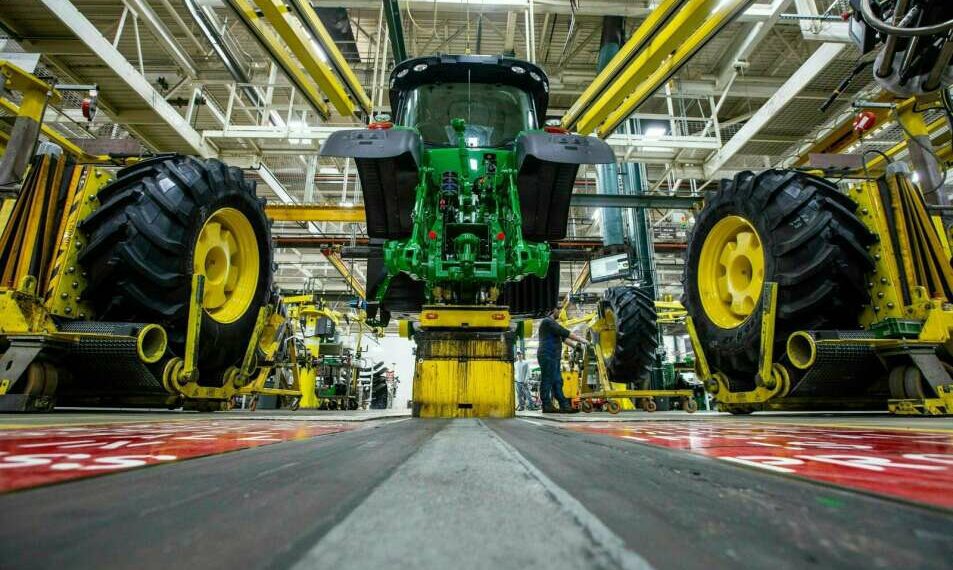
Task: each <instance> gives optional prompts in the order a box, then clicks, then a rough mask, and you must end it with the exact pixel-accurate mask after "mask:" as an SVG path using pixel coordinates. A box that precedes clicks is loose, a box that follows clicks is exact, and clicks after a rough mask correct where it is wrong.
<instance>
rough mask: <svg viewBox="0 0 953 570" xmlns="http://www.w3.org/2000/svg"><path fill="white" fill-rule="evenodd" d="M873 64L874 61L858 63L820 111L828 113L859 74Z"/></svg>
mask: <svg viewBox="0 0 953 570" xmlns="http://www.w3.org/2000/svg"><path fill="white" fill-rule="evenodd" d="M873 62H874V61H873V60H868V61H863V60H861V61H858V62H857V64H856V65H855V66H854V69H852V70H851V72H850V73H849V74H848V75H847V77H845V78H844V79H843V80H842V81H841V82H840V84H839V85H838V86H837V88H836V89H834V91H833V92H832V93H831V96H830V97H828V98H827V100H826V101H824V103H823V104H822V105H821V107H820V111H821V112H822V113H826V112H827V110H828V109H830V107H831V105H833V104H834V101H836V100H837V98H838V97H840V96H841V95H842V94H843V93H844V91H847V88H848V87H850V83H851V81H853V80H854V78H855V77H857V74H858V73H860V72H861V71H863V70H864V68H866V67H867V66H869V65H871V64H873Z"/></svg>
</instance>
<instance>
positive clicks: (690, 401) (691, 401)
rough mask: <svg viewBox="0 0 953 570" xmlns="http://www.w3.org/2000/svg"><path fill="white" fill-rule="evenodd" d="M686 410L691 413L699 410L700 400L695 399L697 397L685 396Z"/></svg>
mask: <svg viewBox="0 0 953 570" xmlns="http://www.w3.org/2000/svg"><path fill="white" fill-rule="evenodd" d="M684 404H685V411H686V412H688V413H689V414H694V413H695V412H697V411H698V402H697V401H695V398H685V400H684Z"/></svg>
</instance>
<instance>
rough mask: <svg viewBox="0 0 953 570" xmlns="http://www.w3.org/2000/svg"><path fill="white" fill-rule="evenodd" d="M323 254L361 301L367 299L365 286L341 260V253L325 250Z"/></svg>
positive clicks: (322, 251)
mask: <svg viewBox="0 0 953 570" xmlns="http://www.w3.org/2000/svg"><path fill="white" fill-rule="evenodd" d="M321 253H323V254H324V257H326V258H327V260H328V261H330V262H331V265H333V266H334V268H335V269H337V271H338V273H340V274H341V277H343V278H344V281H345V283H347V285H348V287H350V288H351V290H353V291H354V293H355V294H356V295H357V296H358V297H360V298H361V299H366V298H367V291H366V290H365V288H364V284H363V283H361V281H360V280H359V279H358V278H357V277H356V276H355V275H354V273H353V272H352V271H351V268H350V267H348V265H347V264H346V263H345V262H344V260H343V259H341V253H340V252H338V251H337V250H334V249H323V250H321Z"/></svg>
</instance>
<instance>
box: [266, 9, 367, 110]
mask: <svg viewBox="0 0 953 570" xmlns="http://www.w3.org/2000/svg"><path fill="white" fill-rule="evenodd" d="M255 4H256V5H257V6H258V7H259V8H260V9H261V12H262V14H263V15H264V16H265V19H266V20H268V23H269V24H271V27H272V28H274V29H275V31H276V32H277V33H278V36H279V37H281V39H282V41H284V43H285V45H287V46H288V49H290V50H291V53H293V54H294V55H295V57H296V58H298V61H299V62H300V63H301V65H302V66H303V67H304V70H305V71H306V72H308V74H309V75H310V76H311V79H313V80H314V82H315V83H317V85H318V87H319V88H320V89H321V91H323V92H324V94H325V95H327V96H328V99H329V100H330V101H331V104H332V105H334V108H335V109H337V111H338V113H341V114H342V115H344V116H349V115H354V114H355V111H356V107H355V106H354V102H353V101H351V99H350V97H348V95H347V91H345V89H344V85H342V84H341V82H340V81H339V80H338V78H337V76H336V75H334V72H333V71H331V68H330V67H329V66H328V64H326V63H324V61H322V59H321V56H320V55H319V54H318V48H317V46H316V45H315V43H314V42H312V41H311V37H310V36H309V35H308V32H307V31H306V30H305V29H304V27H303V26H302V25H301V22H299V21H298V20H297V19H296V18H295V17H294V16H292V15H291V14H289V13H287V10H286V8H285V5H284V2H282V1H281V0H255ZM339 55H340V54H339ZM342 59H343V58H342Z"/></svg>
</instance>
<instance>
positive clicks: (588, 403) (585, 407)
mask: <svg viewBox="0 0 953 570" xmlns="http://www.w3.org/2000/svg"><path fill="white" fill-rule="evenodd" d="M579 407H580V409H582V411H584V412H586V413H587V414H588V413H591V412H592V400H583V401H582V402H580V404H579Z"/></svg>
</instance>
